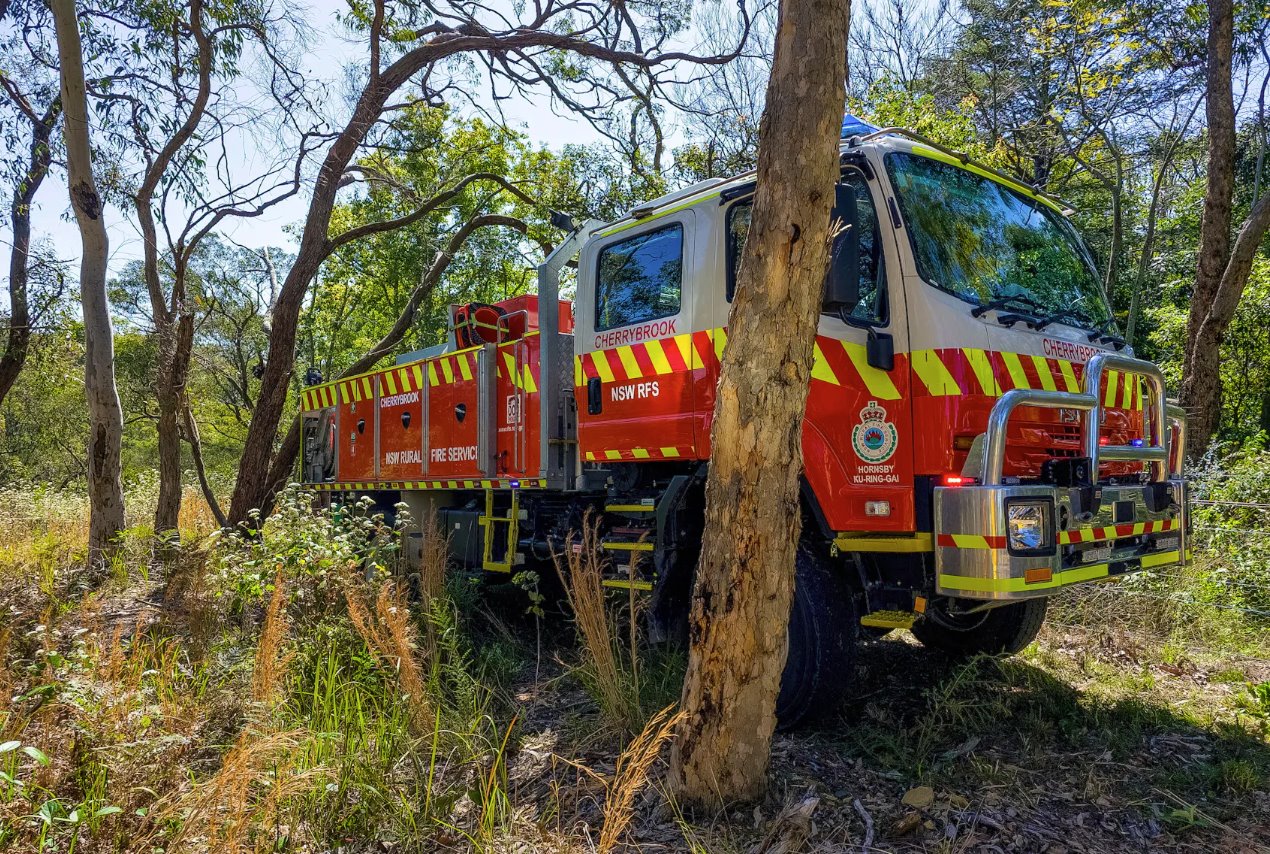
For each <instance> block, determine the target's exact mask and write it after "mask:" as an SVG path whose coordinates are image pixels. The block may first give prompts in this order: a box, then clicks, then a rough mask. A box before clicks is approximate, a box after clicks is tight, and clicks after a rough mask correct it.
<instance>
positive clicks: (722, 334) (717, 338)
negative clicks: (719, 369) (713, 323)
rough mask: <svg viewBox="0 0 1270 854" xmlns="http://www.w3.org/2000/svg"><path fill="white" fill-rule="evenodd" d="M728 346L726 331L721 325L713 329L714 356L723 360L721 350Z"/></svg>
mask: <svg viewBox="0 0 1270 854" xmlns="http://www.w3.org/2000/svg"><path fill="white" fill-rule="evenodd" d="M727 346H728V331H727V330H726V329H724V328H723V327H719V328H718V329H716V330H714V357H715V358H716V359H718V360H719V361H720V362H722V361H723V351H724V350H726V349H727Z"/></svg>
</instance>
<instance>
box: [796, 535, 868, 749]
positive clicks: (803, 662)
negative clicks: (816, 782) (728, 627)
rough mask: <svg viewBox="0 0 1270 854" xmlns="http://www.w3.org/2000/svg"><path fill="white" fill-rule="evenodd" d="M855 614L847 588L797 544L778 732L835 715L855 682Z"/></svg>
mask: <svg viewBox="0 0 1270 854" xmlns="http://www.w3.org/2000/svg"><path fill="white" fill-rule="evenodd" d="M859 626H860V616H859V612H858V609H857V607H856V600H855V597H854V595H853V592H852V590H851V587H850V585H849V584H847V583H846V580H845V579H844V578H843V576H842V574H841V573H840V572H835V571H834V568H833V567H832V566H830V565H829V561H828V559H827V558H826V557H825V556H824V555H822V554H821V553H820V550H818V549H816V548H814V547H813V546H812V544H811V543H809V542H808V541H807V540H806V539H804V541H803V542H802V543H800V544H799V546H798V557H797V567H796V574H795V581H794V602H793V606H792V608H791V609H790V614H789V656H788V657H787V658H786V659H785V671H784V673H783V674H782V675H781V688H780V694H779V695H778V696H777V698H776V720H777V721H778V722H779V724H780V727H781V728H782V729H788V728H790V727H793V726H796V725H797V724H799V723H801V722H803V721H805V720H809V719H811V718H814V717H818V716H820V715H825V714H828V713H830V712H832V711H834V710H835V709H836V708H837V707H838V706H839V704H840V703H841V702H842V699H843V697H844V696H845V694H846V692H847V689H848V688H850V686H851V684H852V683H853V682H854V677H855V653H856V637H857V633H858V630H859Z"/></svg>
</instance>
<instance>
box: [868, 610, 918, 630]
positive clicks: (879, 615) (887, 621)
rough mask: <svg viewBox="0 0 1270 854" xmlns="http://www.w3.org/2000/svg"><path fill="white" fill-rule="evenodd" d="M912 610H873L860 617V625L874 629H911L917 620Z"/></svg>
mask: <svg viewBox="0 0 1270 854" xmlns="http://www.w3.org/2000/svg"><path fill="white" fill-rule="evenodd" d="M917 616H918V615H917V614H914V613H913V612H912V611H874V612H873V613H871V614H865V615H864V616H863V617H861V618H860V625H862V626H869V627H870V628H874V629H911V628H913V623H914V622H915V621H916V620H917Z"/></svg>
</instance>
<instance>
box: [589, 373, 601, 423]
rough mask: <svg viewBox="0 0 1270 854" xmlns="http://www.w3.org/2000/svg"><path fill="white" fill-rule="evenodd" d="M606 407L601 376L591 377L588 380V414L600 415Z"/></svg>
mask: <svg viewBox="0 0 1270 854" xmlns="http://www.w3.org/2000/svg"><path fill="white" fill-rule="evenodd" d="M603 409H604V393H603V389H602V388H600V378H599V377H591V378H590V379H588V380H587V381H586V411H587V415H599V414H600V412H602V411H603Z"/></svg>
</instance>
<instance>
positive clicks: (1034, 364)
mask: <svg viewBox="0 0 1270 854" xmlns="http://www.w3.org/2000/svg"><path fill="white" fill-rule="evenodd" d="M909 361H910V362H911V363H912V365H913V374H914V375H915V376H916V379H917V381H916V382H914V383H913V390H914V393H915V394H919V395H927V396H930V397H953V396H963V395H971V394H974V395H986V396H988V397H999V396H1000V395H1001V394H1002V393H1003V392H1006V391H1010V390H1011V389H1016V388H1023V389H1042V390H1045V391H1069V392H1078V391H1080V390H1081V387H1082V386H1081V380H1082V378H1083V376H1084V372H1085V366H1084V365H1083V364H1081V363H1079V362H1070V361H1067V360H1066V359H1054V358H1050V357H1048V356H1035V355H1031V354H1020V353H1009V352H1004V351H992V350H980V349H976V348H973V347H970V348H964V349H961V348H948V349H939V350H914V351H913V352H912V353H910V354H909ZM1103 386H1104V392H1103V405H1104V406H1109V407H1115V408H1119V409H1132V410H1141V409H1142V405H1143V400H1144V398H1145V395H1144V393H1143V381H1142V380H1141V379H1140V378H1137V379H1136V381H1135V379H1134V375H1131V374H1124V373H1122V372H1120V371H1108V372H1107V375H1106V377H1105V378H1104V381H1103Z"/></svg>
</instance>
